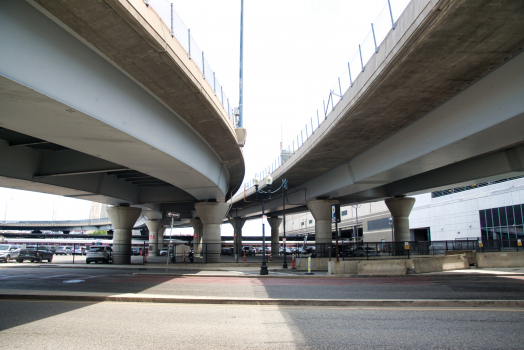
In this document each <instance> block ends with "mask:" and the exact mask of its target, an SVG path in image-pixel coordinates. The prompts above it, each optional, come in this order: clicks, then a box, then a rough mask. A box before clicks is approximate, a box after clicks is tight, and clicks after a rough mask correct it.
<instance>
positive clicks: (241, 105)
mask: <svg viewBox="0 0 524 350" xmlns="http://www.w3.org/2000/svg"><path fill="white" fill-rule="evenodd" d="M239 78H240V79H239V94H238V96H239V102H238V127H239V128H243V127H244V0H240V76H239Z"/></svg>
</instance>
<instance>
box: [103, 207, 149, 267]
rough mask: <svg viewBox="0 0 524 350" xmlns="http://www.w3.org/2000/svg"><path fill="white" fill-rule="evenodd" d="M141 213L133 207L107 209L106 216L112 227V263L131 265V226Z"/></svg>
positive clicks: (140, 210)
mask: <svg viewBox="0 0 524 350" xmlns="http://www.w3.org/2000/svg"><path fill="white" fill-rule="evenodd" d="M141 213H142V209H140V208H134V207H108V208H107V216H108V217H109V220H110V221H111V225H113V229H114V233H113V263H114V264H130V263H131V236H132V235H133V226H134V225H135V223H136V220H137V219H138V217H139V216H140V214H141Z"/></svg>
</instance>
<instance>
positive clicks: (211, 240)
mask: <svg viewBox="0 0 524 350" xmlns="http://www.w3.org/2000/svg"><path fill="white" fill-rule="evenodd" d="M229 207H230V205H229V203H216V202H200V203H196V204H195V210H196V211H197V213H198V216H199V217H200V220H202V223H203V225H204V229H203V235H202V254H203V256H204V262H206V263H214V262H220V255H221V251H222V249H221V248H222V240H221V238H220V224H221V223H222V220H223V219H224V217H225V216H226V214H227V212H228V210H229Z"/></svg>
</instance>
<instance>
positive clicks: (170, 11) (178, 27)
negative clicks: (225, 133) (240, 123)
mask: <svg viewBox="0 0 524 350" xmlns="http://www.w3.org/2000/svg"><path fill="white" fill-rule="evenodd" d="M144 3H145V4H146V5H147V6H151V7H152V8H153V9H154V10H155V12H156V13H157V14H158V15H159V16H160V19H161V20H162V22H164V24H165V25H166V26H167V27H168V28H169V30H170V33H171V36H172V37H174V38H176V39H177V40H178V42H179V43H180V45H182V47H183V48H184V49H185V50H186V52H187V55H188V57H189V58H190V59H192V60H193V61H194V62H195V63H196V65H197V66H198V69H200V72H202V77H203V78H204V79H205V80H207V82H208V84H209V86H210V87H211V88H212V89H213V91H214V93H215V96H217V98H218V99H219V100H220V103H222V107H224V110H225V111H226V113H227V115H228V116H229V119H230V120H231V122H232V123H233V127H235V128H236V127H237V123H236V119H235V114H234V113H233V107H234V106H235V105H234V104H233V103H229V98H227V96H226V94H225V92H224V88H223V86H222V85H220V83H219V81H218V79H217V78H216V74H215V72H214V71H213V70H212V69H211V65H210V64H209V62H208V61H207V59H206V57H205V55H204V51H202V50H200V48H199V47H198V45H197V43H196V41H195V38H193V36H192V35H191V29H190V28H187V27H186V25H185V24H184V22H183V21H182V19H181V18H180V16H179V15H178V14H177V13H176V11H175V9H174V6H173V3H172V2H169V1H168V0H144Z"/></svg>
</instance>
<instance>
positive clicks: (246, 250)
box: [242, 245, 255, 256]
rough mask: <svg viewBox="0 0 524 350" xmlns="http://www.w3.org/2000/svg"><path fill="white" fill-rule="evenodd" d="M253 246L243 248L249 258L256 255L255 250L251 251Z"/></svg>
mask: <svg viewBox="0 0 524 350" xmlns="http://www.w3.org/2000/svg"><path fill="white" fill-rule="evenodd" d="M251 248H252V247H251V246H248V245H245V246H243V247H242V251H243V253H245V254H246V255H247V256H249V255H255V248H254V247H253V249H251Z"/></svg>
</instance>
